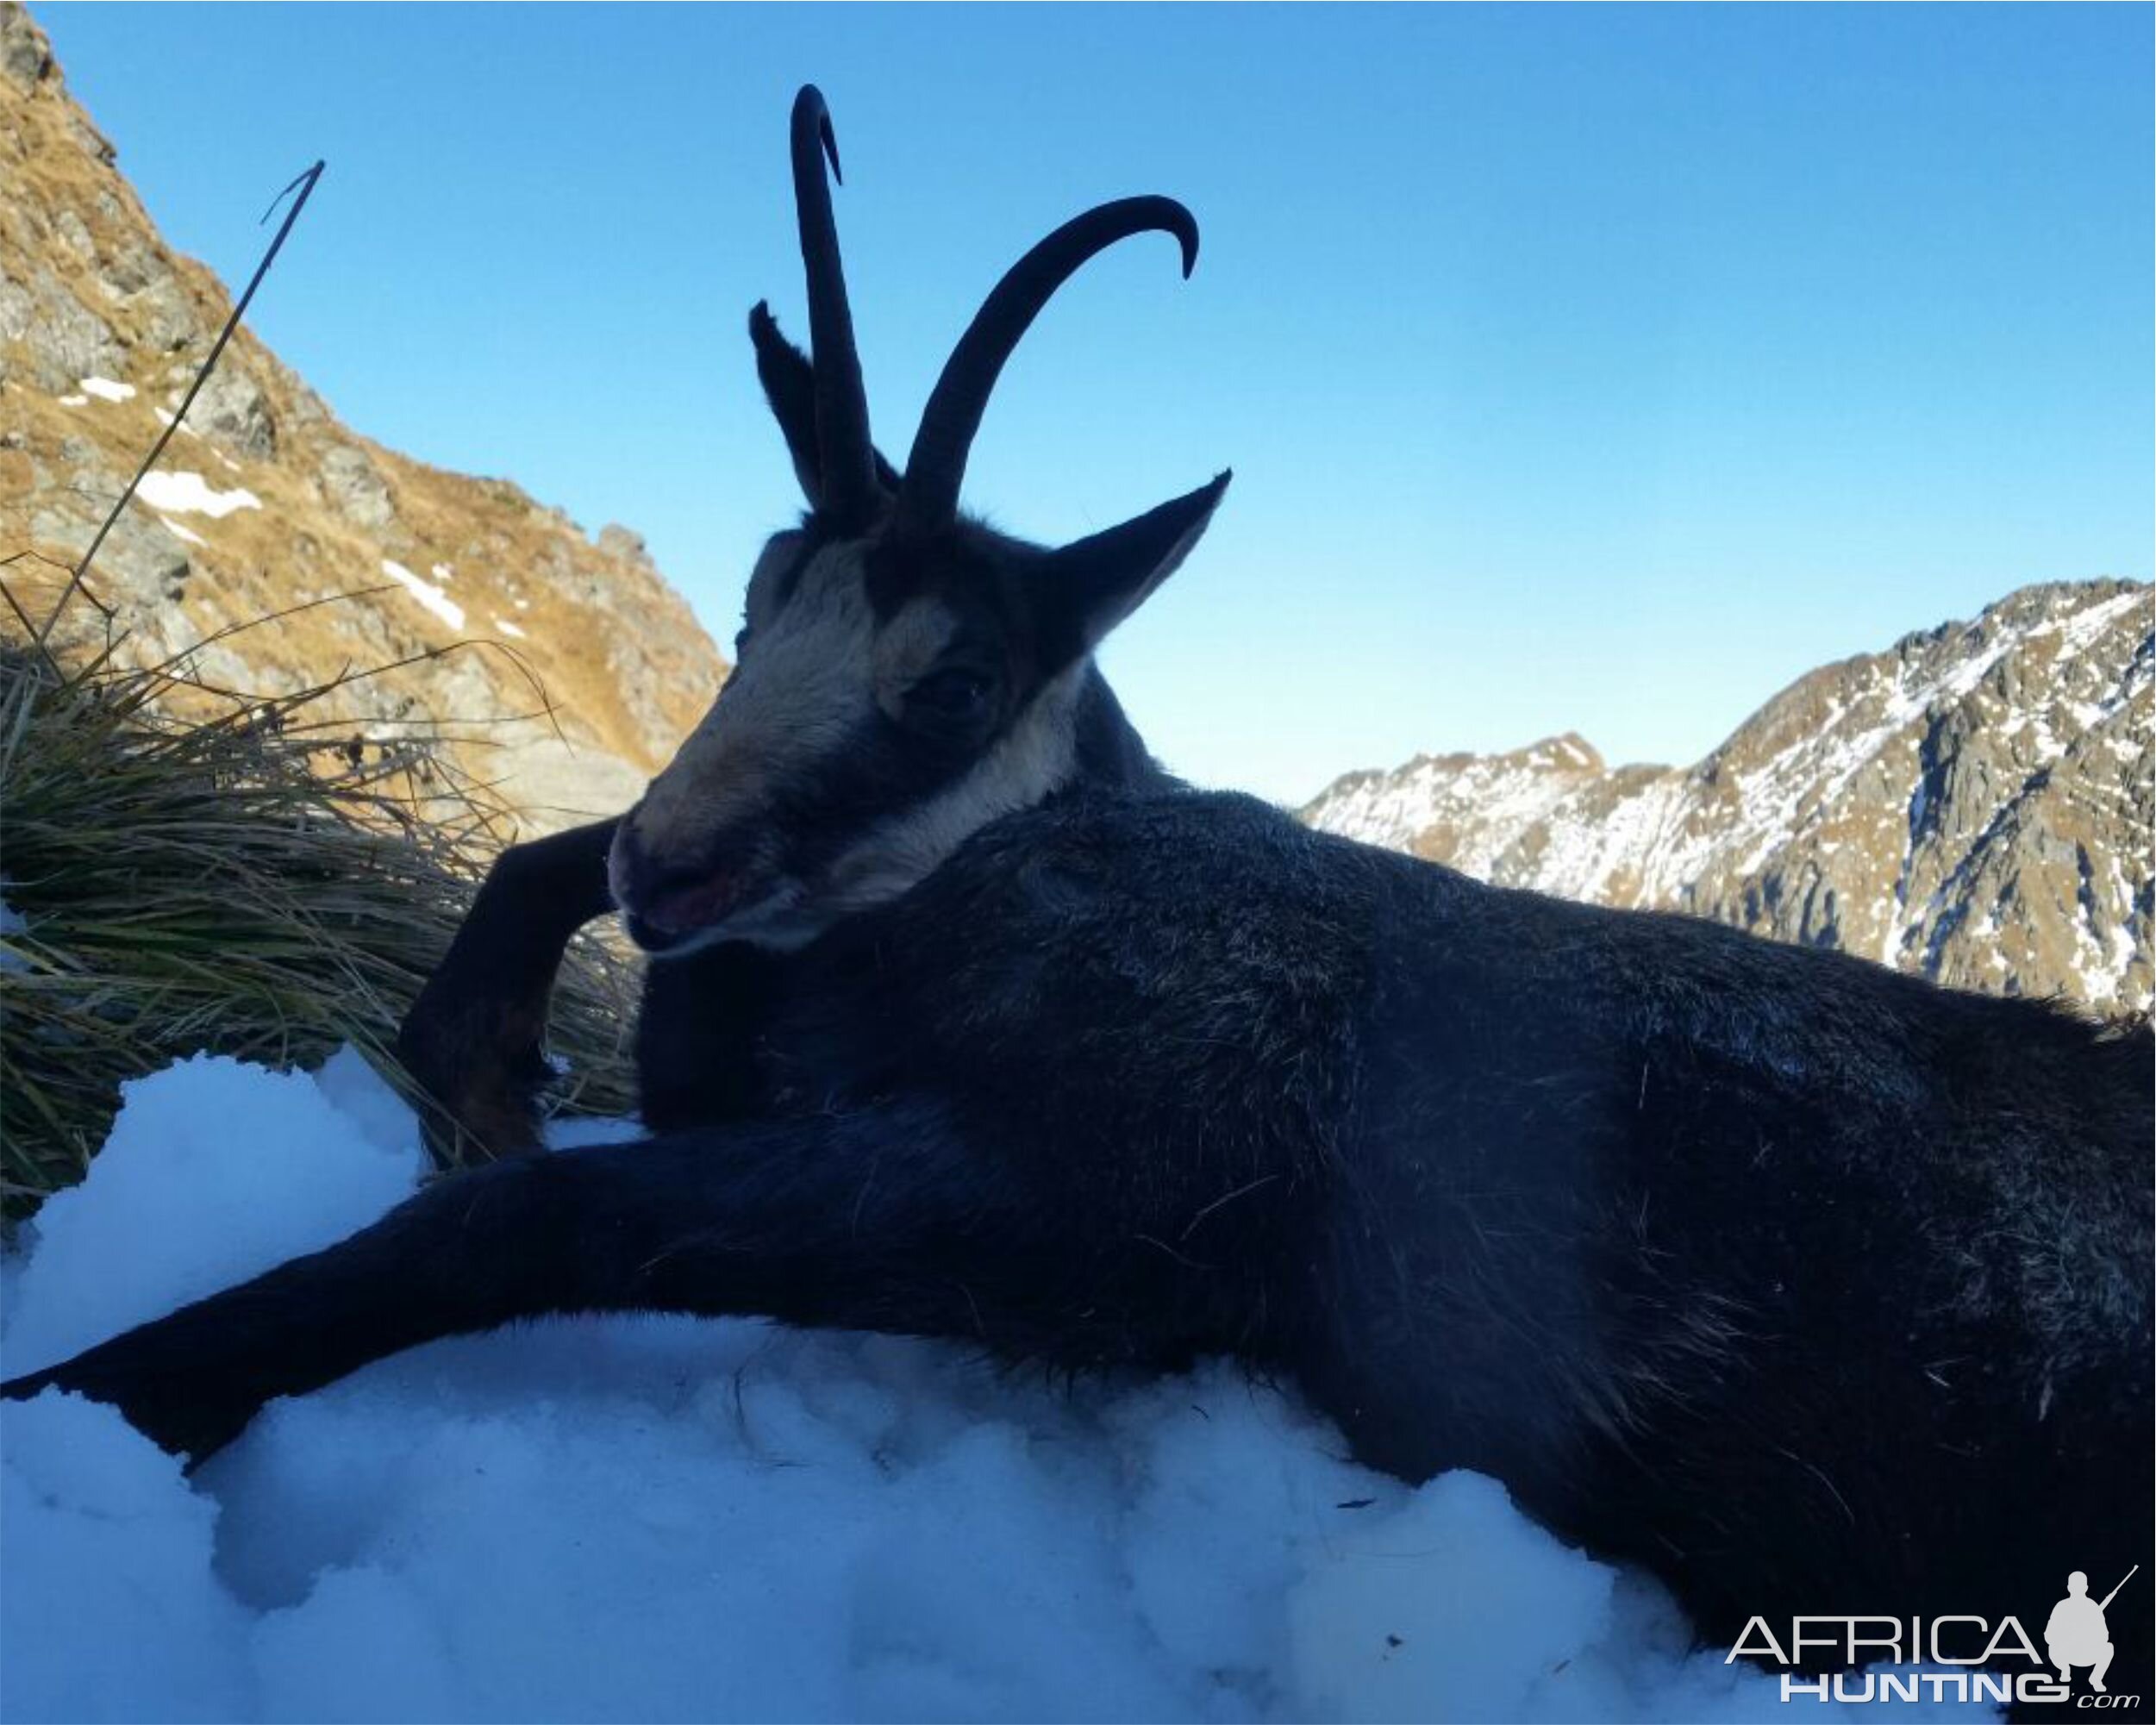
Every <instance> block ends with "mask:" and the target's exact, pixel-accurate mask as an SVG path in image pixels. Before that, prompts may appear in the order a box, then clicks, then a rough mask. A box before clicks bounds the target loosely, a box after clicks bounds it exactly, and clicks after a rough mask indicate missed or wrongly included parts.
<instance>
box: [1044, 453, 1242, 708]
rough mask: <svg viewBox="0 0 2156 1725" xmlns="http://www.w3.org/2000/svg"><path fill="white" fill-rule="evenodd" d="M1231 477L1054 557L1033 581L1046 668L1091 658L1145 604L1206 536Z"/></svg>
mask: <svg viewBox="0 0 2156 1725" xmlns="http://www.w3.org/2000/svg"><path fill="white" fill-rule="evenodd" d="M1232 478H1234V473H1233V472H1223V473H1222V474H1220V475H1219V476H1218V477H1217V478H1214V479H1213V480H1212V481H1211V482H1210V483H1209V484H1203V485H1200V486H1199V487H1198V488H1197V490H1196V491H1192V492H1190V493H1189V494H1188V495H1187V496H1184V497H1178V498H1176V499H1175V501H1174V502H1173V503H1163V504H1161V505H1160V507H1159V508H1158V509H1147V511H1146V513H1145V514H1143V515H1141V516H1135V517H1134V518H1133V519H1132V520H1129V521H1127V522H1123V524H1122V526H1120V527H1111V528H1108V529H1107V531H1105V532H1103V533H1097V534H1091V535H1090V536H1089V537H1087V538H1084V539H1081V540H1077V541H1073V542H1072V543H1071V544H1069V545H1066V546H1064V547H1062V548H1061V549H1060V550H1057V551H1052V552H1050V553H1048V555H1047V560H1046V562H1045V564H1044V565H1043V566H1042V567H1041V571H1040V572H1039V573H1038V574H1037V575H1036V576H1035V577H1034V603H1036V605H1037V606H1038V607H1039V609H1038V611H1037V613H1036V615H1037V616H1038V619H1039V622H1038V628H1039V631H1040V642H1041V656H1042V663H1043V665H1044V666H1046V667H1047V669H1049V670H1050V671H1052V672H1053V671H1059V670H1061V669H1062V668H1063V666H1066V665H1068V664H1070V663H1071V662H1072V660H1073V659H1077V658H1078V656H1079V655H1080V654H1082V653H1090V652H1091V651H1092V650H1093V648H1094V647H1096V646H1097V644H1098V643H1099V642H1100V641H1101V639H1102V637H1103V636H1104V635H1106V634H1107V633H1108V632H1109V630H1110V629H1112V628H1115V625H1116V624H1117V623H1119V622H1122V620H1123V619H1124V618H1125V617H1127V616H1129V615H1130V614H1131V613H1132V612H1133V611H1134V610H1136V609H1138V607H1139V606H1140V605H1141V604H1143V603H1145V602H1146V600H1147V598H1148V597H1150V596H1151V595H1152V593H1153V589H1154V588H1156V587H1158V586H1159V584H1161V583H1162V582H1163V581H1165V580H1166V579H1167V578H1168V577H1169V576H1171V575H1172V574H1174V573H1175V572H1176V569H1177V567H1178V566H1179V565H1180V564H1181V563H1182V561H1183V559H1184V558H1185V557H1188V556H1189V555H1190V549H1191V547H1193V546H1195V545H1196V544H1197V542H1198V541H1199V540H1200V539H1201V538H1203V536H1204V533H1205V529H1206V527H1207V526H1208V524H1209V523H1210V522H1211V521H1212V519H1213V511H1214V510H1215V509H1216V508H1218V507H1219V505H1220V500H1221V497H1222V494H1223V493H1225V492H1226V491H1227V490H1228V481H1229V480H1230V479H1232Z"/></svg>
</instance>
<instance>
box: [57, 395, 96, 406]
mask: <svg viewBox="0 0 2156 1725" xmlns="http://www.w3.org/2000/svg"><path fill="white" fill-rule="evenodd" d="M59 404H60V405H61V406H62V407H88V406H89V405H90V397H88V396H62V397H59Z"/></svg>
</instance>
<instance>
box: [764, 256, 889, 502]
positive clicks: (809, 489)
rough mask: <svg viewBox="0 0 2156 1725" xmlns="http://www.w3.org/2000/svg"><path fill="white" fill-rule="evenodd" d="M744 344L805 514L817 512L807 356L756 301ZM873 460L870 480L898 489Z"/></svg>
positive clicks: (811, 374)
mask: <svg viewBox="0 0 2156 1725" xmlns="http://www.w3.org/2000/svg"><path fill="white" fill-rule="evenodd" d="M748 339H749V340H750V341H751V342H753V344H754V345H755V348H756V378H757V381H758V382H759V383H760V384H763V386H764V399H765V400H766V401H767V402H769V403H771V414H772V418H773V419H775V420H777V421H778V429H779V433H780V434H781V435H782V436H784V438H785V440H786V453H787V454H788V455H789V456H791V458H792V459H793V464H794V477H795V478H797V479H798V480H800V482H801V494H802V496H803V497H806V498H807V499H808V500H809V508H810V509H818V508H821V507H822V497H823V484H822V472H821V469H820V465H819V461H818V457H817V454H816V368H815V367H814V366H811V365H810V364H809V356H808V355H807V354H806V353H803V352H802V351H801V349H800V348H798V347H795V346H794V344H793V343H792V342H791V341H788V340H787V339H786V338H785V337H784V335H782V334H779V331H778V319H777V318H775V317H773V316H772V315H771V307H770V305H769V304H768V303H766V302H765V301H763V300H760V299H759V300H758V301H757V302H756V304H755V306H754V308H753V309H752V310H751V311H750V312H749V314H748ZM873 453H874V454H875V457H876V478H877V479H878V482H879V483H880V484H882V486H883V488H884V490H885V491H897V489H898V474H897V470H896V469H894V468H893V467H892V466H891V463H890V462H888V461H886V460H884V456H883V452H882V451H881V450H878V451H875V452H873Z"/></svg>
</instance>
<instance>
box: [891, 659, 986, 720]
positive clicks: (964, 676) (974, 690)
mask: <svg viewBox="0 0 2156 1725" xmlns="http://www.w3.org/2000/svg"><path fill="white" fill-rule="evenodd" d="M906 705H907V706H908V707H909V708H910V709H913V710H914V711H916V712H917V713H922V714H924V715H926V716H928V717H930V718H934V719H941V720H943V721H945V722H964V721H966V720H969V719H975V718H978V717H979V716H980V715H981V712H982V710H983V709H984V708H985V707H986V706H987V705H988V679H987V678H985V677H984V676H982V675H981V674H980V673H979V672H977V671H961V670H959V669H956V668H953V669H950V670H947V671H936V672H930V673H929V674H928V676H926V677H924V678H922V679H921V680H920V681H919V682H918V683H916V684H914V685H913V687H912V688H911V689H909V690H908V691H906Z"/></svg>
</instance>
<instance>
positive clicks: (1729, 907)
mask: <svg viewBox="0 0 2156 1725" xmlns="http://www.w3.org/2000/svg"><path fill="white" fill-rule="evenodd" d="M2152 622H2156V611H2153V610H2152V595H2151V591H2150V589H2148V588H2147V587H2146V586H2143V585H2140V584H2135V583H2130V582H2122V581H2093V582H2084V583H2072V584H2053V585H2045V586H2033V587H2026V588H2023V589H2022V590H2021V591H2018V592H2015V593H2013V594H2011V595H2009V597H2006V598H2004V599H2003V600H2001V601H2000V602H1999V603H1997V604H1995V605H1992V606H1990V607H1989V608H1988V609H1986V610H1985V611H1984V614H1983V616H1980V617H1978V619H1977V620H1976V621H1975V622H1965V623H1964V622H1953V623H1946V624H1942V625H1941V626H1940V627H1939V628H1934V629H1929V630H1927V631H1925V632H1923V633H1922V634H1912V635H1909V636H1907V637H1906V638H1904V639H1903V640H1902V641H1897V642H1896V643H1895V645H1894V646H1893V647H1890V648H1889V649H1888V650H1887V651H1885V652H1884V653H1870V654H1865V655H1864V656H1862V657H1859V658H1856V659H1847V660H1845V661H1843V662H1842V663H1840V664H1838V665H1829V666H1823V667H1822V668H1821V669H1819V670H1817V671H1815V672H1811V673H1809V675H1807V676H1805V677H1803V678H1799V679H1798V680H1797V682H1796V683H1794V684H1791V685H1790V687H1789V688H1787V689H1785V690H1784V691H1782V692H1781V693H1780V694H1778V695H1777V696H1775V697H1774V698H1773V699H1772V700H1771V701H1769V702H1768V703H1766V704H1765V706H1764V707H1762V708H1760V709H1759V711H1758V712H1757V713H1755V714H1753V716H1752V717H1750V718H1749V719H1747V720H1746V721H1745V722H1744V723H1743V724H1742V725H1740V726H1739V727H1738V728H1737V730H1736V731H1735V733H1734V734H1733V735H1731V737H1730V738H1729V740H1728V741H1727V742H1725V743H1723V744H1722V747H1720V748H1717V749H1716V750H1715V752H1714V753H1712V754H1710V755H1709V756H1708V757H1707V758H1706V759H1704V760H1703V761H1701V762H1699V763H1698V764H1697V766H1690V767H1682V768H1678V767H1661V766H1621V767H1614V768H1613V767H1611V766H1608V765H1607V764H1606V763H1605V762H1604V761H1603V759H1602V757H1601V756H1600V755H1598V754H1597V753H1596V752H1595V751H1594V749H1593V748H1591V747H1589V746H1588V744H1587V743H1585V742H1584V741H1582V740H1581V739H1580V738H1578V737H1577V736H1572V735H1565V736H1560V737H1554V738H1551V739H1549V740H1547V741H1543V742H1539V743H1536V744H1535V745H1534V746H1533V747H1529V748H1524V749H1519V750H1515V751H1514V752H1513V753H1508V754H1502V755H1488V756H1474V755H1444V756H1436V757H1431V756H1423V757H1420V758H1418V759H1415V760H1412V761H1410V762H1409V763H1408V764H1407V765H1406V766H1402V767H1399V768H1397V769H1395V770H1393V771H1391V772H1357V773H1350V774H1348V775H1347V777H1345V778H1340V779H1339V780H1337V781H1335V782H1334V784H1332V785H1330V786H1328V788H1327V789H1326V791H1324V792H1323V793H1322V795H1320V796H1319V797H1317V798H1316V799H1315V801H1314V802H1312V803H1310V804H1309V806H1308V807H1307V808H1306V809H1303V818H1304V819H1306V820H1307V821H1309V822H1311V824H1313V825H1315V826H1317V827H1320V828H1324V829H1325V830H1327V831H1328V832H1335V833H1341V834H1347V836H1349V837H1352V838H1358V839H1362V840H1365V841H1369V842H1372V843H1375V844H1381V845H1386V846H1390V847H1393V848H1396V849H1400V850H1406V851H1411V852H1413V853H1415V854H1416V855H1419V856H1425V857H1428V858H1431V859H1434V860H1436V861H1439V862H1444V863H1449V864H1451V865H1453V866H1455V867H1458V868H1460V869H1463V870H1465V871H1466V872H1469V873H1472V874H1474V875H1477V876H1478V877H1480V878H1484V879H1486V880H1490V881H1494V882H1497V884H1501V885H1506V886H1522V887H1530V888H1533V889H1534V890H1535V891H1540V892H1547V893H1553V894H1555V895H1557V896H1559V897H1566V898H1577V899H1584V900H1588V901H1590V902H1593V903H1603V904H1614V905H1621V906H1636V907H1653V908H1658V909H1675V910H1684V911H1690V912H1692V913H1694V914H1696V915H1699V916H1711V917H1714V918H1715V919H1717V920H1719V921H1722V922H1729V923H1734V925H1736V926H1737V927H1739V928H1748V929H1751V930H1752V931H1753V932H1754V933H1757V934H1767V935H1772V936H1773V937H1774V938H1776V939H1778V940H1784V941H1802V942H1805V943H1807V944H1809V945H1813V946H1820V947H1835V948H1838V949H1840V950H1842V951H1846V952H1852V953H1860V954H1862V955H1863V956H1864V957H1865V958H1869V959H1878V960H1880V961H1882V962H1884V963H1887V964H1891V965H1895V966H1899V967H1900V968H1902V969H1903V970H1907V971H1913V972H1919V973H1921V974H1922V975H1925V976H1928V977H1931V978H1934V979H1936V980H1938V981H1940V982H1945V983H1949V984H1954V985H1956V986H1959V987H1964V988H1975V989H1984V990H1988V991H1993V992H1998V993H2007V994H2028V995H2053V994H2059V995H2063V996H2065V997H2069V998H2071V999H2072V1000H2076V1001H2078V1002H2081V1003H2084V1004H2086V1005H2088V1006H2090V1007H2094V1008H2096V1009H2099V1010H2104V1011H2146V1010H2147V1009H2148V1007H2149V1004H2150V999H2151V984H2152V975H2151V915H2152V909H2156V884H2153V879H2156V864H2153V863H2152V858H2151V836H2150V835H2151V827H2152V822H2156V695H2153V694H2152V683H2153V680H2156V634H2152Z"/></svg>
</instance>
